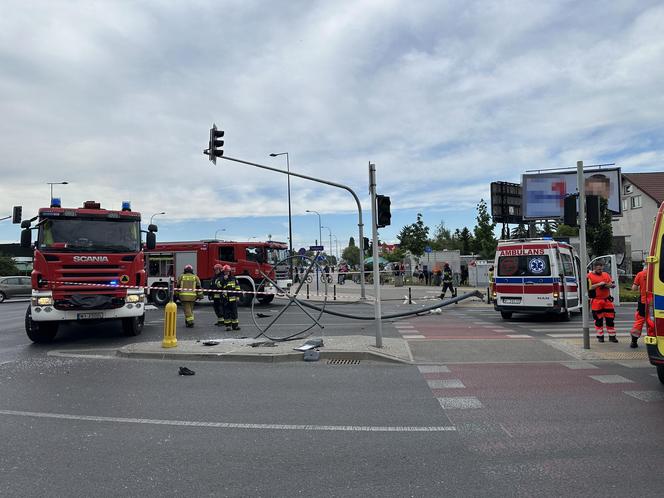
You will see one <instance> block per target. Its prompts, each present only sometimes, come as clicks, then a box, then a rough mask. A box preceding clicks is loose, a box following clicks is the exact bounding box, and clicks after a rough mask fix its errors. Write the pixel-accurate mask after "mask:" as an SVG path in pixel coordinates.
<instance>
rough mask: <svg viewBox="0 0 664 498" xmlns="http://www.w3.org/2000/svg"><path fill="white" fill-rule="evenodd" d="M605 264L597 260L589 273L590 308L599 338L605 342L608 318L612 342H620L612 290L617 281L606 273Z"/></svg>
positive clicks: (608, 329) (608, 330)
mask: <svg viewBox="0 0 664 498" xmlns="http://www.w3.org/2000/svg"><path fill="white" fill-rule="evenodd" d="M603 270H604V265H603V264H602V263H600V262H596V263H595V265H594V266H593V271H591V272H590V273H588V291H589V295H590V297H591V299H590V309H591V310H592V312H593V318H594V319H595V333H596V334H597V340H598V341H599V342H604V320H606V331H607V332H608V334H609V341H610V342H618V339H617V338H616V327H615V322H614V320H615V318H616V309H615V307H614V306H613V297H612V296H611V290H610V289H612V288H614V287H615V286H616V284H615V282H614V281H613V280H611V275H609V274H608V273H606V272H605V271H603Z"/></svg>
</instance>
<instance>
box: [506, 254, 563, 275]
mask: <svg viewBox="0 0 664 498" xmlns="http://www.w3.org/2000/svg"><path fill="white" fill-rule="evenodd" d="M550 268H551V265H550V264H549V256H547V255H538V256H525V255H524V256H501V257H499V258H498V276H499V277H542V276H546V275H550V274H551V270H550Z"/></svg>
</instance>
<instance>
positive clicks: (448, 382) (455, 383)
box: [427, 379, 466, 389]
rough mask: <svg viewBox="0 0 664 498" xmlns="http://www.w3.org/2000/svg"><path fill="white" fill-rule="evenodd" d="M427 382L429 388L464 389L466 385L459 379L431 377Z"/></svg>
mask: <svg viewBox="0 0 664 498" xmlns="http://www.w3.org/2000/svg"><path fill="white" fill-rule="evenodd" d="M427 384H429V389H464V388H465V387H466V386H464V385H463V382H461V381H460V380H459V379H430V380H427Z"/></svg>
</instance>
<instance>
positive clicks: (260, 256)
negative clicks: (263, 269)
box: [245, 247, 266, 263]
mask: <svg viewBox="0 0 664 498" xmlns="http://www.w3.org/2000/svg"><path fill="white" fill-rule="evenodd" d="M245 252H246V258H247V261H257V262H259V263H260V262H263V261H265V259H266V258H265V249H264V248H263V247H247V249H246V251H245Z"/></svg>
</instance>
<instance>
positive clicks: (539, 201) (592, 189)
mask: <svg viewBox="0 0 664 498" xmlns="http://www.w3.org/2000/svg"><path fill="white" fill-rule="evenodd" d="M584 175H585V178H586V184H585V189H586V195H598V196H600V197H603V198H604V199H607V200H608V203H609V204H608V206H609V210H610V211H611V212H612V213H613V215H614V216H616V215H617V216H619V215H621V214H622V203H621V202H620V192H621V190H620V179H621V175H620V168H610V169H597V170H586V171H584ZM521 186H522V189H523V191H522V194H523V198H522V202H523V206H522V207H523V218H524V219H526V220H542V219H556V218H562V217H563V210H564V200H565V196H567V195H569V194H575V193H576V192H577V181H576V172H575V171H570V172H559V173H533V174H525V175H523V176H522V177H521Z"/></svg>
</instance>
